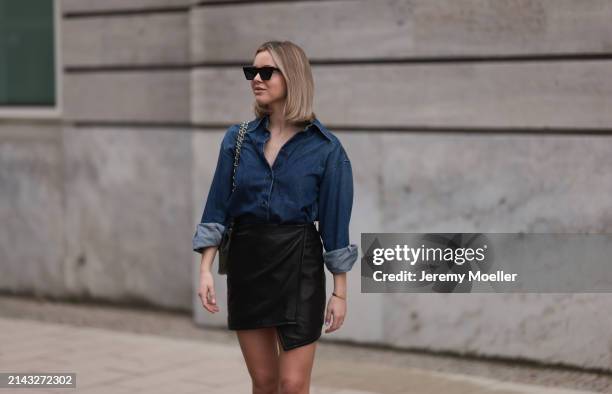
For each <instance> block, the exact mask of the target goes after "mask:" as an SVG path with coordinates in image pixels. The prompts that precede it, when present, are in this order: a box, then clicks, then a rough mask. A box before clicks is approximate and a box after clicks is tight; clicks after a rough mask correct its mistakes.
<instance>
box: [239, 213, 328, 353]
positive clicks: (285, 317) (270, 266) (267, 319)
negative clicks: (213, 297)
mask: <svg viewBox="0 0 612 394" xmlns="http://www.w3.org/2000/svg"><path fill="white" fill-rule="evenodd" d="M227 259H228V260H227V300H228V328H229V329H230V330H246V329H253V328H262V327H273V326H275V327H277V333H278V337H279V339H280V343H281V345H282V347H283V349H284V350H290V349H293V348H296V347H299V346H303V345H307V344H309V343H311V342H314V341H316V340H317V339H319V337H320V336H321V329H322V328H323V321H324V318H325V316H324V315H325V300H326V294H325V271H324V263H323V244H322V242H321V238H320V236H319V232H318V231H317V228H316V227H315V225H314V223H312V222H310V223H303V224H275V223H242V224H241V223H237V224H235V227H234V230H233V232H232V239H231V243H230V250H229V252H228V256H227Z"/></svg>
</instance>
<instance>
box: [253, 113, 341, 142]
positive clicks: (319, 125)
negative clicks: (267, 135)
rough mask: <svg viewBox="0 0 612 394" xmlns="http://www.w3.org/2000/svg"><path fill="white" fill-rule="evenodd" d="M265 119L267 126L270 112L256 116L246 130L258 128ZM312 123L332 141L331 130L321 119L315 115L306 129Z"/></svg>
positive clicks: (266, 125)
mask: <svg viewBox="0 0 612 394" xmlns="http://www.w3.org/2000/svg"><path fill="white" fill-rule="evenodd" d="M264 120H265V122H264V125H265V127H266V128H267V127H268V124H269V122H270V115H269V114H265V115H264V116H262V117H261V118H255V119H254V120H252V121H251V122H249V125H248V127H247V130H246V132H247V133H248V132H251V131H253V130H255V129H257V128H258V127H259V125H260V124H261V122H262V121H264ZM311 125H314V126H315V127H316V128H317V129H318V130H319V131H320V132H321V134H323V135H324V136H325V138H327V139H328V140H330V141H333V139H332V137H331V135H330V134H331V133H330V131H329V130H327V128H326V127H325V126H324V125H323V124H322V123H321V122H319V119H317V118H316V117H315V118H314V119H313V120H312V121H311V122H310V123H309V124H307V125H306V127H305V128H304V129H307V128H308V127H310V126H311ZM301 131H303V130H301ZM301 131H300V132H301Z"/></svg>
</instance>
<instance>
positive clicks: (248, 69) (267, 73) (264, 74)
mask: <svg viewBox="0 0 612 394" xmlns="http://www.w3.org/2000/svg"><path fill="white" fill-rule="evenodd" d="M242 70H243V71H244V76H245V77H246V79H248V80H249V81H250V80H252V79H253V78H255V76H256V75H257V74H259V76H260V77H261V79H263V80H264V81H267V80H269V79H270V78H272V73H273V72H274V70H276V71H278V72H280V69H279V68H276V67H272V66H264V67H255V66H243V67H242Z"/></svg>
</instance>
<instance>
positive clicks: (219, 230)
mask: <svg viewBox="0 0 612 394" xmlns="http://www.w3.org/2000/svg"><path fill="white" fill-rule="evenodd" d="M224 232H225V226H224V225H222V224H220V223H199V224H198V226H197V227H196V232H195V235H194V236H193V240H192V246H193V251H194V252H198V253H202V252H203V251H204V248H206V247H208V246H219V245H220V244H221V238H223V233H224Z"/></svg>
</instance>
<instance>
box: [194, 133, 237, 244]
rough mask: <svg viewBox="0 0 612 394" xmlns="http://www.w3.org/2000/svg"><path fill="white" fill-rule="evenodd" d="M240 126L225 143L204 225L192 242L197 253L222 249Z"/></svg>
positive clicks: (209, 198) (211, 187)
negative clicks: (235, 148)
mask: <svg viewBox="0 0 612 394" xmlns="http://www.w3.org/2000/svg"><path fill="white" fill-rule="evenodd" d="M238 126H239V125H234V126H231V127H230V128H229V129H228V130H227V132H226V133H225V136H224V138H223V141H222V142H221V147H220V150H219V156H218V159H217V166H216V168H215V174H214V176H213V180H212V183H211V185H210V189H209V191H208V197H207V198H206V204H205V205H204V209H203V212H202V217H201V219H200V223H199V224H198V225H197V227H196V231H195V234H194V236H193V239H192V249H193V251H194V252H198V253H202V251H203V249H204V248H205V247H208V246H218V245H220V244H221V238H222V237H223V233H224V231H225V227H226V226H227V224H228V219H229V215H228V203H229V198H230V196H231V193H232V171H233V167H234V153H233V149H234V145H235V142H234V140H235V138H236V131H237V129H238Z"/></svg>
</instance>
